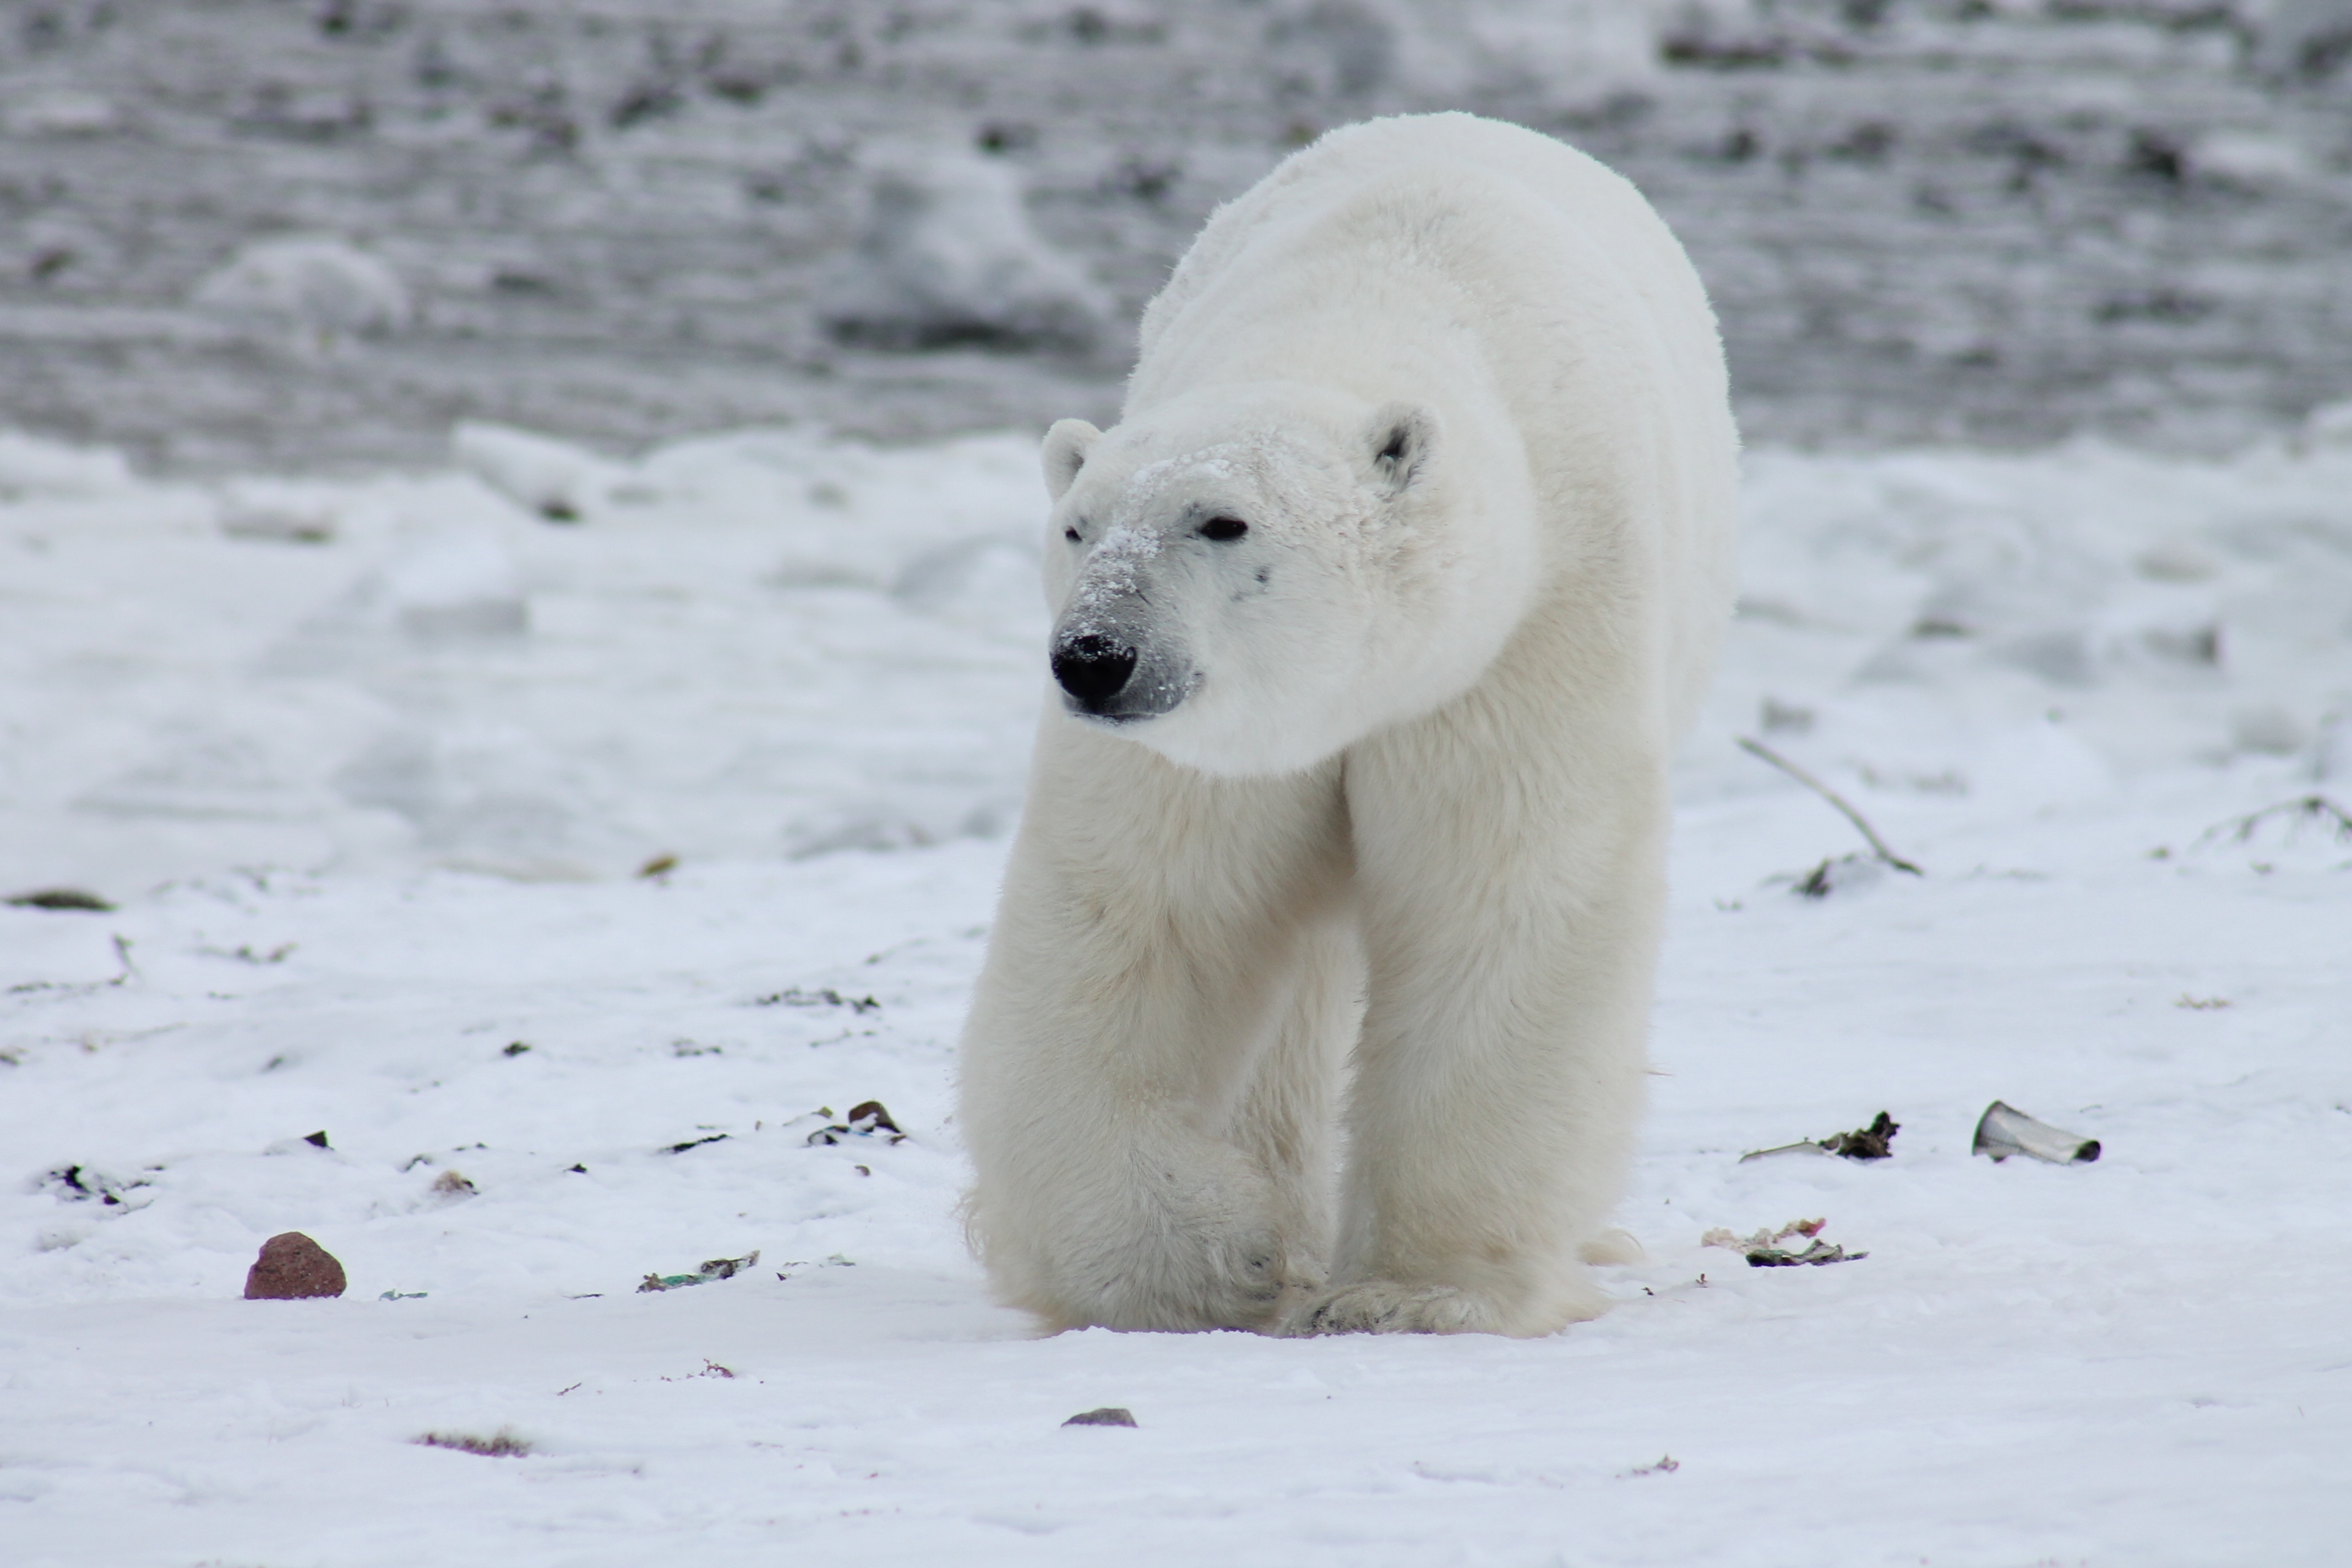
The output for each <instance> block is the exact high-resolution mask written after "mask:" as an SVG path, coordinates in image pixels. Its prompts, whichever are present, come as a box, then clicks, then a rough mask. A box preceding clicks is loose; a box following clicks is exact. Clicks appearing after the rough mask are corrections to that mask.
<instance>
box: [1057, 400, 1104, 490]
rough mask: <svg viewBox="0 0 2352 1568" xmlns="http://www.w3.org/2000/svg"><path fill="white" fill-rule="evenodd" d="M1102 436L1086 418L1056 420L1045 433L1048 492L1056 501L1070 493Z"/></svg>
mask: <svg viewBox="0 0 2352 1568" xmlns="http://www.w3.org/2000/svg"><path fill="white" fill-rule="evenodd" d="M1101 439H1102V432H1101V431H1099V430H1097V429H1096V428H1095V427H1094V426H1091V425H1089V424H1087V422H1086V421H1085V420H1083V419H1057V420H1055V422H1054V427H1053V428H1052V429H1051V430H1048V431H1046V432H1045V451H1044V457H1045V493H1046V494H1047V495H1049V496H1051V497H1052V498H1053V499H1054V500H1061V499H1062V498H1063V497H1064V496H1066V495H1067V494H1069V491H1070V486H1071V484H1072V483H1073V482H1075V481H1076V479H1077V477H1078V470H1079V469H1080V468H1085V467H1086V466H1087V452H1088V451H1090V450H1092V449H1093V447H1094V444H1095V443H1096V442H1097V441H1099V440H1101Z"/></svg>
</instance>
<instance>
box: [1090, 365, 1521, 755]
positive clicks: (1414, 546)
mask: <svg viewBox="0 0 2352 1568" xmlns="http://www.w3.org/2000/svg"><path fill="white" fill-rule="evenodd" d="M1454 447H1455V443H1454V440H1453V439H1452V437H1451V435H1450V433H1449V432H1447V431H1445V430H1444V429H1442V428H1441V427H1440V425H1439V421H1438V419H1437V417H1436V416H1435V415H1434V414H1433V412H1432V411H1431V410H1429V409H1427V408H1425V407H1422V406H1419V405H1412V404H1405V403H1388V404H1382V405H1373V404H1369V403H1362V402H1358V401H1355V400H1352V399H1349V398H1347V397H1344V396H1340V395H1334V394H1332V393H1329V392H1326V391H1323V390H1321V389H1318V388H1313V387H1307V386H1300V385H1294V384H1259V385H1254V386H1243V387H1235V386H1231V385H1227V386H1215V387H1209V388H1204V389H1202V390H1199V391H1195V392H1192V393H1189V394H1186V395H1183V396H1181V397H1179V398H1175V399H1171V400H1170V401H1169V402H1167V403H1164V404H1160V405H1156V406H1154V407H1152V408H1151V409H1150V410H1149V411H1148V412H1147V413H1145V414H1144V415H1142V416H1138V417H1135V418H1132V419H1129V421H1127V422H1126V423H1124V424H1121V425H1118V426H1114V427H1113V428H1112V429H1110V430H1108V431H1107V432H1106V431H1099V430H1097V429H1096V428H1095V427H1094V426H1091V425H1089V424H1087V423H1086V422H1085V421H1083V420H1077V419H1065V420H1063V421H1062V422H1061V423H1059V424H1057V425H1055V426H1054V427H1053V428H1052V429H1051V430H1049V431H1048V432H1046V435H1045V453H1044V456H1045V479H1046V486H1047V489H1049V490H1050V491H1051V492H1052V494H1053V496H1054V500H1055V505H1054V510H1053V517H1052V523H1051V532H1050V534H1049V535H1048V537H1047V540H1046V543H1045V552H1046V555H1045V559H1046V571H1045V581H1046V592H1047V597H1048V600H1049V602H1050V604H1051V606H1052V608H1053V611H1054V616H1055V626H1054V637H1053V644H1052V667H1053V672H1054V677H1055V680H1056V681H1057V682H1058V684H1059V686H1060V688H1061V700H1062V704H1063V707H1064V709H1065V710H1066V712H1068V713H1070V714H1071V715H1073V716H1074V717H1076V719H1078V720H1079V721H1084V722H1087V723H1091V724H1096V725H1099V726H1102V727H1105V728H1108V729H1112V730H1116V731H1118V732H1119V733H1121V734H1124V735H1127V736H1129V737H1131V738H1132V739H1134V740H1135V741H1137V742H1139V743H1141V744H1143V745H1146V746H1149V747H1150V748H1151V749H1152V750H1154V751H1156V752H1160V754H1161V755H1163V756H1166V757H1168V758H1169V759H1170V760H1171V761H1173V762H1178V763H1185V764H1187V765H1190V766H1192V767H1197V768H1201V769H1202V770H1204V771H1206V772H1209V773H1221V774H1227V775H1240V774H1265V773H1286V772H1290V771H1293V770H1296V769H1299V768H1304V767H1308V766H1311V765H1313V764H1314V763H1318V762H1320V761H1322V760H1323V759H1324V758H1326V757H1328V756H1330V755H1332V754H1334V753H1335V752H1339V750H1341V749H1342V748H1344V747H1346V746H1347V745H1349V744H1350V743H1351V742H1355V741H1357V740H1359V739H1361V738H1362V737H1363V736H1365V735H1367V734H1369V733H1370V732H1371V731H1374V730H1377V729H1379V728H1381V727H1382V726H1384V725H1387V724H1391V723H1394V722H1397V721H1402V720H1404V719H1409V718H1412V717H1415V716H1417V715H1418V714H1420V713H1423V712H1426V711H1428V710H1431V709H1433V708H1434V707H1436V706H1437V705H1438V704H1439V703H1442V702H1444V701H1445V700H1448V699H1450V698H1452V697H1454V696H1455V695H1457V694H1459V693H1460V692H1461V691H1462V690H1464V689H1466V688H1467V687H1468V686H1469V685H1470V684H1471V682H1472V681H1474V680H1475V679H1476V678H1477V676H1478V674H1479V673H1480V672H1481V671H1482V670H1483V669H1484V668H1486V665H1487V664H1488V663H1489V662H1490V661H1491V660H1492V658H1494V655H1495V654H1496V651H1498V650H1499V648H1500V647H1501V646H1502V643H1503V640H1504V639H1505V638H1506V637H1507V636H1508V635H1509V632H1510V630H1511V628H1512V627H1513V626H1515V625H1516V624H1517V621H1518V618H1519V616H1520V615H1521V613H1522V612H1523V610H1524V607H1525V605H1526V604H1527V603H1528V599H1529V597H1530V596H1531V595H1532V593H1533V580H1534V578H1535V575H1536V562H1535V560H1534V550H1533V542H1532V540H1531V538H1530V537H1528V535H1529V532H1530V531H1529V530H1528V528H1527V527H1526V526H1525V525H1524V522H1523V521H1518V520H1524V519H1525V518H1526V517H1527V516H1528V515H1529V514H1530V512H1531V509H1529V508H1528V507H1526V506H1524V505H1521V506H1517V507H1514V506H1512V505H1510V504H1508V501H1509V500H1510V499H1512V498H1508V497H1507V494H1506V496H1504V497H1498V496H1497V495H1496V493H1495V489H1496V487H1495V486H1493V485H1491V484H1486V483H1481V482H1478V480H1479V479H1480V477H1481V476H1479V475H1478V474H1476V473H1475V472H1471V471H1468V470H1469V469H1470V468H1471V465H1469V464H1466V463H1465V462H1464V461H1462V460H1461V457H1460V455H1458V454H1457V453H1456V452H1455V450H1454ZM1522 471H1524V470H1522ZM1504 488H1505V490H1506V492H1507V489H1508V487H1507V486H1506V487H1504ZM1497 500H1502V501H1503V502H1504V504H1502V505H1500V506H1499V507H1498V506H1497V505H1496V501H1497ZM1498 512H1499V513H1501V514H1512V513H1516V514H1517V519H1514V518H1513V517H1512V516H1509V515H1501V516H1498V515H1496V514H1497V513H1498Z"/></svg>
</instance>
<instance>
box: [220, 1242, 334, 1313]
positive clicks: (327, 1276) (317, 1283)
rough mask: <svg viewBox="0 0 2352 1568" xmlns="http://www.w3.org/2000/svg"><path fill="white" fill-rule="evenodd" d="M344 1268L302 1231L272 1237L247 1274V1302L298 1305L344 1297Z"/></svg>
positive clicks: (263, 1245)
mask: <svg viewBox="0 0 2352 1568" xmlns="http://www.w3.org/2000/svg"><path fill="white" fill-rule="evenodd" d="M344 1284H345V1280H344V1279H343V1266H342V1265H341V1264H340V1263H338V1262H336V1261H335V1256H334V1254H333V1253H331V1252H329V1251H328V1250H327V1249H326V1248H325V1247H320V1245H319V1244H318V1243H317V1242H315V1241H312V1240H311V1239H310V1237H307V1236H304V1235H303V1234H302V1233H301V1232H300V1231H299V1230H289V1231H287V1232H284V1233H283V1234H281V1235H278V1236H273V1237H270V1238H269V1239H268V1241H265V1242H263V1243H262V1244H261V1256H260V1257H259V1258H255V1259H254V1260H253V1267H252V1268H248V1269H247V1270H246V1275H245V1299H246V1300H248V1301H299V1300H305V1299H306V1298H309V1297H311V1296H340V1295H341V1294H342V1293H343V1286H344Z"/></svg>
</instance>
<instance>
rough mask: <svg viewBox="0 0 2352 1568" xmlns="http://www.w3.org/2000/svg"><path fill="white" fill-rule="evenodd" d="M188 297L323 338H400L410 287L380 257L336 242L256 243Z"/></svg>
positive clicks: (315, 239) (308, 238)
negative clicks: (397, 335) (396, 334)
mask: <svg viewBox="0 0 2352 1568" xmlns="http://www.w3.org/2000/svg"><path fill="white" fill-rule="evenodd" d="M191 298H192V299H193V300H194V303H196V304H198V305H201V306H203V307H205V309H207V310H218V311H221V312H222V313H224V314H226V315H234V316H243V317H248V318H252V319H255V320H257V321H269V322H272V323H275V324H278V325H282V326H288V327H294V328H298V329H300V330H303V331H309V332H315V333H317V334H319V335H320V336H321V337H335V336H339V335H343V334H355V335H372V334H380V333H386V332H396V331H400V330H401V329H402V328H404V327H405V326H407V325H408V320H409V300H408V289H407V288H406V287H405V286H404V284H403V283H402V282H401V280H400V275H399V274H398V273H396V272H394V270H393V269H392V268H391V267H390V266H389V265H388V264H386V263H385V262H384V261H383V260H382V259H381V258H377V257H374V256H371V255H369V254H368V253H367V252H366V251H364V250H362V249H360V248H359V247H356V246H353V245H352V244H351V243H349V242H348V241H345V240H341V239H337V238H334V237H331V236H324V235H310V236H296V237H289V238H284V239H265V240H257V241H256V242H255V243H253V244H251V245H248V246H247V247H245V248H244V249H242V250H240V251H238V252H237V253H236V256H234V257H232V258H230V259H229V261H228V262H227V264H226V265H225V266H223V267H222V268H220V269H219V270H218V271H216V272H214V273H213V274H211V275H210V276H209V277H207V278H205V279H204V280H203V281H202V282H200V283H198V284H197V285H196V288H195V292H194V295H193V296H191Z"/></svg>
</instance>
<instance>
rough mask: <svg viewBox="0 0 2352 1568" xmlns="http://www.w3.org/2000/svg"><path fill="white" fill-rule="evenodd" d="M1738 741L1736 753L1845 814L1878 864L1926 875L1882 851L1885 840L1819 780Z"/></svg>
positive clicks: (1762, 747)
mask: <svg viewBox="0 0 2352 1568" xmlns="http://www.w3.org/2000/svg"><path fill="white" fill-rule="evenodd" d="M1738 742H1739V749H1740V750H1741V751H1743V752H1748V754H1749V755H1750V756H1757V757H1761V758H1763V759H1764V760H1765V761H1766V762H1768V763H1771V764H1772V765H1773V766H1774V767H1776V768H1778V769H1780V771H1781V772H1782V773H1786V774H1788V775H1789V776H1790V778H1792V779H1794V780H1796V781H1797V782H1798V783H1799V784H1803V785H1804V786H1805V787H1806V788H1807V789H1809V790H1811V791H1812V792H1813V793H1814V794H1815V795H1820V796H1821V797H1822V799H1823V800H1825V801H1828V802H1829V803H1830V804H1831V805H1833V806H1836V807H1837V808H1838V809H1839V810H1840V811H1842V812H1843V813H1844V814H1845V819H1846V820H1847V821H1848V822H1851V823H1853V825H1854V826H1855V827H1856V828H1857V829H1859V830H1860V832H1861V834H1862V836H1863V837H1864V838H1867V839H1869V840H1870V847H1871V848H1872V849H1873V850H1874V851H1875V852H1876V853H1877V856H1878V858H1880V859H1881V860H1884V861H1885V862H1886V863H1887V864H1888V865H1890V866H1892V867H1894V868H1895V869H1896V870H1898V871H1908V872H1910V873H1911V875H1913V876H1915V877H1924V876H1926V875H1927V872H1925V871H1922V870H1921V869H1919V868H1918V867H1916V866H1914V865H1913V864H1911V862H1910V861H1908V860H1906V859H1905V858H1903V857H1902V856H1900V855H1897V854H1896V853H1895V851H1894V850H1892V849H1889V848H1888V847H1886V840H1885V839H1883V838H1881V837H1879V836H1878V832H1877V830H1876V829H1875V828H1874V827H1872V826H1870V824H1869V823H1868V822H1866V821H1864V819H1863V815H1862V813H1860V812H1858V811H1856V810H1854V808H1853V807H1852V806H1850V805H1847V804H1846V803H1845V801H1844V799H1843V797H1842V796H1841V795H1839V794H1838V792H1837V791H1835V790H1833V789H1832V788H1830V786H1829V785H1827V784H1823V783H1822V781H1821V780H1819V779H1817V778H1815V777H1814V776H1813V775H1812V774H1811V773H1807V772H1806V771H1805V770H1804V769H1802V768H1801V767H1799V766H1798V765H1797V764H1796V763H1792V762H1790V760H1789V759H1788V758H1786V757H1784V756H1782V755H1781V754H1780V752H1776V751H1774V750H1773V749H1772V748H1771V747H1769V746H1768V745H1766V744H1765V743H1764V742H1761V741H1751V740H1749V739H1748V737H1747V736H1745V735H1741V736H1739V737H1738Z"/></svg>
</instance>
